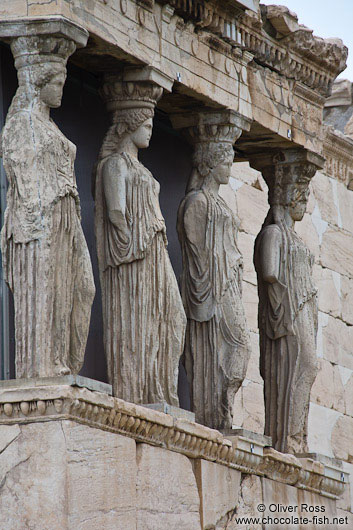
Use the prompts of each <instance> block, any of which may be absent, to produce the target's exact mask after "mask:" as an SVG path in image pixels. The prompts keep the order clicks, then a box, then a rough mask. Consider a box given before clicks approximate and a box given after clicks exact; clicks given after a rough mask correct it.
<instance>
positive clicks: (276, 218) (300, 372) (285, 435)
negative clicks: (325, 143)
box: [250, 149, 323, 453]
mask: <svg viewBox="0 0 353 530" xmlns="http://www.w3.org/2000/svg"><path fill="white" fill-rule="evenodd" d="M250 163H251V165H252V166H253V167H254V168H255V169H258V170H260V171H261V172H262V174H263V176H264V178H265V180H266V182H267V184H268V187H269V203H270V209H269V212H268V214H267V217H266V219H265V221H264V224H263V227H262V229H261V231H260V233H259V235H258V236H257V239H256V242H255V253H254V264H255V269H256V272H257V278H258V293H259V329H260V372H261V375H262V378H263V379H264V385H265V388H264V395H265V416H266V417H265V434H266V435H268V436H271V437H272V441H273V446H274V447H275V449H277V450H279V451H282V452H284V453H286V452H292V453H301V452H305V451H306V450H307V422H308V411H309V400H310V390H311V387H312V385H313V383H314V380H315V377H316V374H317V360H316V333H317V318H318V307H317V289H316V288H315V286H314V284H313V280H312V266H313V264H314V256H313V255H312V254H311V253H310V251H309V249H308V248H306V246H305V244H304V243H303V241H302V240H301V239H300V238H299V236H298V235H297V234H296V232H295V230H294V225H295V222H296V221H301V220H302V218H303V216H304V214H305V210H306V205H307V200H308V196H309V183H310V180H311V179H312V177H313V176H314V175H315V172H316V170H317V169H318V168H321V167H322V166H323V159H322V157H320V156H318V155H316V154H314V153H311V152H308V151H306V150H304V149H287V150H282V151H278V152H275V153H268V154H266V155H265V156H262V155H258V156H254V157H252V158H251V159H250Z"/></svg>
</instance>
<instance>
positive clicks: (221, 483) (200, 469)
mask: <svg viewBox="0 0 353 530" xmlns="http://www.w3.org/2000/svg"><path fill="white" fill-rule="evenodd" d="M193 466H194V472H195V476H196V481H197V485H198V490H199V495H200V514H201V528H217V529H218V528H227V523H229V521H231V519H232V516H233V514H234V511H235V510H236V508H237V506H238V503H239V493H240V481H241V473H240V472H239V471H236V470H235V469H229V468H227V467H225V466H219V465H217V464H215V463H213V462H206V461H205V460H201V459H200V460H195V461H194V463H193Z"/></svg>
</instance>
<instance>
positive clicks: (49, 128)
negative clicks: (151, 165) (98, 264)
mask: <svg viewBox="0 0 353 530" xmlns="http://www.w3.org/2000/svg"><path fill="white" fill-rule="evenodd" d="M54 24H57V25H58V24H59V22H58V23H56V22H55V23H54ZM65 24H66V23H65V22H62V23H61V26H60V27H61V28H64V29H65V27H66V25H65ZM67 24H69V23H67ZM42 25H43V26H45V21H43V23H42ZM69 25H70V27H69V28H68V29H69V31H68V33H69V35H70V36H71V35H73V34H74V33H76V34H78V41H77V42H78V43H81V45H84V44H85V42H86V41H87V32H86V31H84V30H79V28H78V27H77V26H75V25H71V24H69ZM49 26H50V24H49V23H48V27H49ZM71 26H72V27H71ZM18 27H19V25H18V24H17V25H16V24H15V28H16V30H17V29H18ZM23 27H24V33H23V34H26V33H27V32H28V34H31V33H32V35H31V36H19V37H16V38H13V39H11V50H12V53H13V55H14V58H15V66H16V68H17V71H18V81H19V87H18V90H17V92H16V95H15V97H14V99H13V101H12V104H11V106H10V109H9V112H8V115H7V118H6V124H5V127H4V129H3V132H2V152H3V163H4V167H5V171H6V175H7V178H8V181H9V188H8V194H7V208H6V212H5V224H4V227H3V230H2V245H1V248H2V256H3V266H4V274H5V279H6V281H7V283H8V285H9V287H10V289H11V290H12V292H13V296H14V303H15V337H16V377H17V378H29V377H48V376H57V375H65V374H70V373H73V374H77V373H78V372H79V370H80V369H81V367H82V364H83V359H84V353H85V347H86V341H87V336H88V328H89V322H90V316H91V306H92V302H93V298H94V294H95V287H94V281H93V273H92V266H91V260H90V256H89V252H88V248H87V244H86V241H85V238H84V234H83V231H82V227H81V221H80V219H81V218H80V201H79V196H78V191H77V186H76V179H75V173H74V162H75V158H76V146H75V145H74V144H73V143H72V142H70V140H68V139H67V138H66V137H65V136H64V135H63V133H62V132H61V131H60V130H59V129H58V127H57V126H56V125H55V123H54V122H53V121H52V119H51V118H50V109H51V108H57V107H59V106H60V104H61V99H62V94H63V87H64V84H65V80H66V63H67V59H68V57H69V56H70V55H71V54H72V53H73V52H74V51H75V49H76V44H75V42H74V41H73V40H72V39H71V38H69V37H67V36H60V35H59V36H58V35H54V36H53V35H33V31H32V30H33V28H32V29H29V28H27V26H26V24H25V23H23ZM49 29H50V28H49ZM27 30H28V31H27Z"/></svg>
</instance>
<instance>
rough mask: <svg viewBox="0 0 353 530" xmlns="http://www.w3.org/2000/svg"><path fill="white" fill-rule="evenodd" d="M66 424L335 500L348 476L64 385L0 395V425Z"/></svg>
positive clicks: (319, 464)
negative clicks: (127, 438)
mask: <svg viewBox="0 0 353 530" xmlns="http://www.w3.org/2000/svg"><path fill="white" fill-rule="evenodd" d="M61 420H71V421H75V422H78V423H81V424H84V425H87V426H89V427H94V428H97V429H102V430H105V431H109V432H113V433H117V434H121V435H123V436H128V437H130V438H133V439H134V440H136V441H137V442H140V443H148V444H150V445H154V446H157V447H162V448H165V449H168V450H170V451H175V452H178V453H182V454H184V455H185V456H187V457H189V458H202V459H204V460H208V461H211V462H216V463H218V464H222V465H225V466H228V467H230V468H233V469H237V470H238V471H241V472H243V473H248V474H255V475H259V476H265V477H267V478H270V479H273V480H277V481H280V482H283V483H285V484H290V485H292V486H296V487H298V488H301V489H304V490H309V491H313V492H315V493H319V494H320V495H323V496H325V497H329V498H332V499H337V498H338V497H339V496H340V495H341V494H342V493H343V491H344V488H345V484H346V483H347V482H348V475H347V474H344V476H343V475H342V474H341V475H340V476H338V475H337V474H336V475H332V470H331V469H328V467H329V466H325V465H324V464H322V463H320V462H315V461H313V460H312V459H310V458H300V459H299V458H296V457H295V456H293V455H284V454H282V453H279V452H277V451H275V450H274V449H272V448H268V447H264V444H261V443H257V444H256V445H257V446H258V447H257V450H256V451H255V452H254V451H253V449H252V446H253V444H254V440H253V439H250V438H249V440H248V441H247V440H245V438H244V436H241V437H232V441H230V440H228V439H227V438H225V437H224V436H222V434H221V433H220V432H218V431H216V430H213V429H209V428H208V427H205V426H203V425H200V424H197V423H194V422H191V421H189V420H187V419H177V418H173V417H172V416H170V415H168V414H164V413H162V412H158V411H155V410H152V409H147V408H145V407H143V406H139V405H134V404H133V403H127V402H126V401H123V400H121V399H118V398H113V397H111V396H109V395H107V394H103V393H98V392H93V391H90V390H88V389H86V388H78V387H72V386H69V385H60V386H58V385H53V386H46V387H38V386H36V387H32V388H28V387H27V388H14V389H4V390H0V425H13V424H26V423H35V422H45V421H61Z"/></svg>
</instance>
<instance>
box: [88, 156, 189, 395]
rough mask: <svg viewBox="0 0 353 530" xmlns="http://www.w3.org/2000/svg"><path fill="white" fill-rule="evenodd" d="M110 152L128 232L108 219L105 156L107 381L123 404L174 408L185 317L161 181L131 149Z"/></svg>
mask: <svg viewBox="0 0 353 530" xmlns="http://www.w3.org/2000/svg"><path fill="white" fill-rule="evenodd" d="M111 156H113V157H122V158H123V159H124V161H125V164H126V166H127V172H128V176H127V177H126V179H125V203H126V210H125V220H126V225H127V227H128V235H127V236H126V234H124V236H123V235H122V234H121V233H120V232H119V228H118V227H116V226H115V225H114V224H113V223H112V222H111V221H110V219H109V216H108V212H107V205H106V199H105V195H104V183H103V166H104V163H105V162H106V160H107V159H103V160H101V162H100V163H99V164H98V167H97V179H96V194H95V200H96V238H97V245H98V259H99V268H100V279H101V286H102V297H103V318H104V344H105V353H106V357H107V364H108V374H109V379H110V381H111V383H112V385H113V391H114V395H115V396H118V397H120V398H122V399H125V400H126V401H130V402H133V403H159V402H167V403H169V404H170V405H175V406H177V405H178V404H179V401H178V396H177V382H178V366H179V359H180V356H181V354H182V350H183V344H184V336H185V325H186V318H185V313H184V309H183V306H182V301H181V298H180V293H179V289H178V285H177V281H176V278H175V275H174V272H173V269H172V266H171V263H170V259H169V255H168V252H167V238H166V228H165V222H164V219H163V216H162V213H161V210H160V206H159V184H158V182H157V181H156V180H155V179H154V178H153V176H152V174H151V173H150V172H149V171H148V169H147V168H145V167H144V166H143V165H142V164H141V163H140V162H139V161H138V160H137V159H134V158H133V157H131V156H130V155H128V154H127V153H122V154H119V155H118V154H114V155H111Z"/></svg>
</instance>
